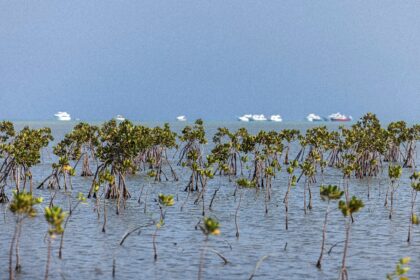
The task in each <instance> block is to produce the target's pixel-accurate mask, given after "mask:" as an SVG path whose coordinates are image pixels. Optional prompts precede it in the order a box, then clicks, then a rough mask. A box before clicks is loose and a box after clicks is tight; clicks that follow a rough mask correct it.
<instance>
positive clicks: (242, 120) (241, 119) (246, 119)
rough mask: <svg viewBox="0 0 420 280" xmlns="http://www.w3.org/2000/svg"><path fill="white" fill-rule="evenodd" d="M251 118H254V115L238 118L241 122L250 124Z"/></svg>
mask: <svg viewBox="0 0 420 280" xmlns="http://www.w3.org/2000/svg"><path fill="white" fill-rule="evenodd" d="M251 117H252V115H249V114H245V115H243V116H240V117H238V120H240V121H241V122H249V120H250V119H251Z"/></svg>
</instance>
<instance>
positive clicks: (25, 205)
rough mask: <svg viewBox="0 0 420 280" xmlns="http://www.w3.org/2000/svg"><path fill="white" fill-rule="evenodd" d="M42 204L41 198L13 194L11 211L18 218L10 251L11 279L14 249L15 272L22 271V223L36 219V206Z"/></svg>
mask: <svg viewBox="0 0 420 280" xmlns="http://www.w3.org/2000/svg"><path fill="white" fill-rule="evenodd" d="M41 202H42V198H41V197H33V196H32V194H31V193H26V192H20V193H19V192H17V191H14V192H13V199H12V201H11V202H10V205H9V209H10V211H11V212H12V213H13V214H14V215H15V216H16V220H15V222H16V225H15V231H14V233H13V237H12V242H11V243H10V251H9V278H10V279H14V274H13V272H14V270H13V269H12V265H13V264H12V263H13V249H14V248H16V266H15V270H16V271H17V272H19V271H20V270H21V265H20V259H19V258H20V256H19V241H20V236H21V233H22V223H23V221H24V220H25V219H26V218H34V217H35V216H36V215H37V210H36V208H35V207H34V206H35V205H37V204H39V203H41Z"/></svg>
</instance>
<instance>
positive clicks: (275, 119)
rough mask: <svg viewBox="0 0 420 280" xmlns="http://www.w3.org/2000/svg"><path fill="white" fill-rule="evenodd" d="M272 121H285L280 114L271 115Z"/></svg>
mask: <svg viewBox="0 0 420 280" xmlns="http://www.w3.org/2000/svg"><path fill="white" fill-rule="evenodd" d="M270 121H272V122H281V121H283V119H282V118H281V116H280V115H271V116H270Z"/></svg>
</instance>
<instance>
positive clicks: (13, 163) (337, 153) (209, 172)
mask: <svg viewBox="0 0 420 280" xmlns="http://www.w3.org/2000/svg"><path fill="white" fill-rule="evenodd" d="M52 140H53V137H52V134H51V130H50V129H49V128H42V129H31V128H29V127H24V128H23V129H22V130H20V131H16V130H15V128H14V126H13V124H12V123H11V122H8V121H3V122H1V123H0V158H1V163H0V202H2V203H7V202H8V201H9V197H8V196H7V192H6V190H7V188H10V189H13V190H14V199H13V201H12V202H13V203H16V202H18V201H19V199H21V200H22V201H21V204H22V205H26V206H25V207H26V208H25V209H26V210H19V209H18V208H19V207H23V206H22V205H17V206H16V205H15V206H14V208H13V209H14V211H12V212H14V213H15V212H17V213H20V214H19V215H20V216H19V218H18V219H17V232H16V233H15V235H16V236H14V238H13V241H12V245H13V246H12V247H11V249H13V248H14V246H16V247H18V246H19V244H18V240H19V235H20V229H21V223H22V220H23V219H24V216H25V215H28V216H33V215H34V212H33V211H34V210H33V208H32V206H33V205H35V204H37V203H40V201H39V200H36V199H35V198H33V197H30V194H31V193H33V191H34V188H37V189H52V190H60V189H62V190H64V191H67V190H71V189H72V177H74V176H85V177H90V178H92V179H91V184H90V186H89V187H88V188H87V189H86V190H85V194H86V197H87V198H91V199H95V201H96V204H97V205H98V206H99V202H100V200H101V199H112V200H115V201H116V202H117V207H116V209H117V210H116V211H117V214H118V213H119V212H120V211H121V209H123V207H124V205H125V200H126V199H128V198H130V197H131V193H130V190H129V188H128V186H127V176H131V175H134V174H143V175H144V176H148V177H151V178H153V179H154V180H155V181H158V182H159V181H162V180H174V181H177V180H179V178H180V176H179V174H177V172H176V171H178V172H179V170H185V172H188V174H189V180H188V182H186V184H185V189H184V190H185V191H186V192H188V196H187V199H188V197H190V193H191V194H195V195H191V197H193V198H194V199H195V204H197V205H202V211H203V216H206V212H207V211H208V208H207V207H206V203H207V204H208V203H209V202H210V201H211V202H212V201H213V199H214V196H215V195H216V194H217V190H216V191H215V192H214V196H213V198H212V199H208V198H207V197H206V191H207V185H208V181H209V180H211V179H213V178H214V177H215V176H225V177H227V178H228V179H229V181H232V184H234V185H235V186H236V190H235V195H236V194H237V192H238V191H240V192H242V191H243V190H245V189H255V190H256V191H258V192H263V194H264V198H265V199H264V200H265V204H266V205H265V207H266V210H265V211H266V212H268V211H269V208H268V207H269V206H268V205H269V204H268V202H270V200H271V197H272V195H271V194H272V190H273V184H274V179H275V178H276V177H277V176H279V174H280V172H282V170H285V171H286V172H287V178H288V179H287V181H286V182H284V184H283V185H285V186H287V190H286V192H285V193H286V194H285V196H284V199H283V203H284V207H285V218H286V220H285V228H286V230H287V229H288V216H287V213H288V211H289V206H288V201H289V198H290V196H291V195H292V187H293V186H295V185H296V184H298V183H299V182H302V184H303V186H304V190H303V191H304V199H303V209H304V213H305V214H306V213H307V211H311V209H312V208H313V203H312V200H313V197H314V191H313V188H314V186H315V184H317V185H319V186H321V188H318V189H319V194H320V195H321V198H322V199H323V200H325V201H326V202H327V204H328V206H327V210H326V215H325V223H324V232H323V243H322V248H321V255H320V258H319V260H318V262H317V266H318V267H319V268H321V260H322V255H323V251H324V242H325V231H326V229H325V228H326V225H327V218H328V212H329V208H330V202H331V201H332V200H339V199H340V198H341V197H342V196H343V197H344V199H343V200H340V201H339V204H338V207H339V209H340V210H341V211H342V213H343V215H344V216H345V217H348V219H346V225H345V227H346V242H345V249H344V253H343V263H342V270H341V274H340V275H341V276H340V277H341V278H342V279H347V277H348V276H347V270H346V252H347V245H348V236H349V234H350V228H351V224H352V223H353V222H354V216H353V214H354V213H356V212H357V211H359V210H360V209H361V208H362V207H363V202H362V201H361V200H360V199H358V198H356V197H354V196H352V195H351V193H350V191H349V180H350V179H351V178H356V179H363V178H372V177H377V176H380V175H381V174H382V173H383V172H387V173H388V177H389V181H390V183H389V187H388V190H387V192H386V198H385V202H384V204H385V206H386V207H387V208H386V209H387V211H389V218H390V219H391V218H392V212H393V205H394V199H395V193H396V191H397V190H398V181H399V179H400V177H401V174H402V169H403V168H410V169H412V171H411V172H412V173H413V175H412V176H411V180H412V198H411V212H410V221H411V222H410V228H409V232H408V238H407V241H410V238H411V230H412V224H418V218H417V215H416V213H415V202H416V196H417V192H418V191H420V183H419V179H420V173H418V172H415V167H416V166H415V159H416V144H417V142H418V141H419V140H420V125H413V126H408V125H407V124H406V123H405V122H404V121H398V122H392V123H390V124H389V125H388V126H386V127H384V126H382V125H381V123H380V121H379V120H378V118H377V117H376V116H375V115H374V114H371V113H368V114H366V115H365V116H363V117H362V118H361V119H360V120H359V121H357V122H356V123H354V124H353V125H351V126H349V127H344V126H341V127H339V129H338V130H328V129H327V127H326V126H319V127H313V128H309V129H308V130H306V131H305V132H301V131H299V130H294V129H283V130H280V131H274V130H272V131H260V132H258V133H257V134H251V133H249V132H248V131H247V129H245V128H240V129H238V130H237V131H230V130H229V129H227V128H224V127H222V128H218V130H217V132H216V133H215V135H213V137H212V138H211V140H212V141H213V144H214V145H212V149H211V150H210V151H205V149H204V148H205V145H206V144H207V143H208V141H209V139H208V137H207V136H206V133H205V128H204V124H203V121H202V120H197V121H195V123H194V124H193V125H188V126H186V127H185V128H184V129H183V130H182V131H181V133H180V134H177V133H175V132H174V131H172V130H171V128H170V126H169V125H168V124H164V125H163V126H157V127H153V128H150V127H146V126H142V125H135V124H133V123H132V122H130V121H128V120H125V121H122V122H117V121H115V120H111V121H108V122H105V123H104V124H102V125H100V126H94V125H90V124H88V123H79V124H77V125H76V126H75V127H74V128H73V130H72V131H71V132H69V133H68V134H66V135H65V137H64V139H62V140H61V141H60V142H58V143H57V144H56V145H55V146H54V147H53V153H54V155H55V156H57V159H58V160H57V161H56V162H54V163H53V164H52V167H51V174H50V175H49V176H48V177H46V178H45V179H44V180H43V181H42V182H38V184H37V185H36V186H34V182H33V180H32V173H31V169H32V168H33V167H34V166H35V165H36V164H38V163H40V160H41V151H42V149H43V148H45V147H47V146H48V145H49V143H50V142H51V141H52ZM292 145H293V146H296V145H297V146H298V147H299V149H298V151H297V153H296V154H293V155H292V154H291V152H290V149H291V147H292ZM169 155H176V156H177V158H176V160H174V159H173V158H170V157H169ZM174 165H178V166H180V167H181V168H183V169H181V168H175V166H174ZM330 168H334V169H337V170H339V171H340V172H341V174H342V178H343V184H342V186H332V185H329V186H326V185H324V174H325V172H327V171H328V170H329V169H330ZM76 170H77V171H76ZM77 173H79V174H77ZM319 180H320V182H317V181H319ZM367 193H368V195H367V197H368V198H369V195H370V187H369V184H367ZM19 195H21V197H19ZM23 195H27V196H28V197H23ZM79 197H80V199H82V200H85V198H84V196H80V195H79ZM34 199H35V200H34ZM160 199H161V200H162V197H161V198H160ZM171 199H172V198H171ZM211 202H210V209H211ZM25 203H26V204H25ZM200 203H202V204H200ZM172 204H173V202H171V203H168V202H166V204H165V203H163V202H162V201H161V202H160V204H159V205H160V209H161V215H160V216H161V218H160V221H159V222H158V223H157V224H158V225H159V227H160V226H161V225H162V224H163V220H164V212H163V210H162V209H163V206H162V205H166V206H171V205H172ZM103 205H104V207H103V210H101V209H100V207H96V208H95V209H96V210H97V211H98V215H99V212H100V211H103V215H102V216H103V219H104V221H103V223H104V226H103V231H104V232H105V230H106V226H105V225H106V204H105V203H104V204H103ZM239 206H240V204H239V205H238V209H239ZM50 207H51V208H49V209H50V210H48V211H46V218H47V221H49V224H50V225H51V229H50V235H51V236H53V235H54V234H61V233H63V231H64V229H62V228H61V227H60V224H61V222H62V221H64V216H63V215H62V212H60V210H61V209H60V210H58V209H55V208H53V207H54V206H53V203H52V201H51V202H50ZM13 209H12V208H11V210H13ZM19 211H21V212H19ZM25 211H26V212H25ZM47 214H48V215H47ZM54 215H55V216H54ZM70 215H71V211H70ZM54 217H56V218H55V219H56V220H54ZM48 218H49V220H48ZM207 219H208V218H207ZM217 228H218V227H217ZM202 229H203V232H206V231H205V230H204V227H202ZM237 231H238V232H237V236H238V237H239V228H238V229H237ZM206 236H208V234H207V235H206ZM154 242H155V240H154ZM49 244H50V243H49ZM11 254H12V253H11ZM60 254H61V253H60ZM11 258H12V257H11ZM155 258H157V253H156V249H155ZM18 266H19V263H17V265H16V270H19V269H20V268H19V267H18ZM200 269H201V268H200ZM10 271H12V269H11V267H10ZM11 273H12V272H11ZM47 275H48V264H47V272H46V276H47ZM12 277H13V275H12V276H11V278H12ZM199 277H201V272H200V273H199Z"/></svg>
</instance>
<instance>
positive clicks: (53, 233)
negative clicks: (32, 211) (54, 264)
mask: <svg viewBox="0 0 420 280" xmlns="http://www.w3.org/2000/svg"><path fill="white" fill-rule="evenodd" d="M44 216H45V220H46V221H47V223H48V225H49V228H48V254H47V264H46V266H45V277H44V279H45V280H47V279H48V272H49V268H50V262H51V245H52V241H53V240H54V239H55V238H56V237H57V235H58V234H62V233H63V232H64V228H63V222H64V219H65V218H66V213H65V212H63V209H61V208H60V207H58V206H52V207H45V214H44Z"/></svg>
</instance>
